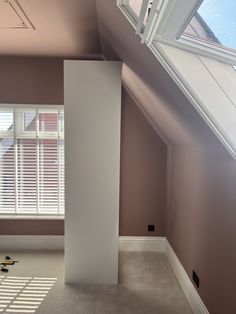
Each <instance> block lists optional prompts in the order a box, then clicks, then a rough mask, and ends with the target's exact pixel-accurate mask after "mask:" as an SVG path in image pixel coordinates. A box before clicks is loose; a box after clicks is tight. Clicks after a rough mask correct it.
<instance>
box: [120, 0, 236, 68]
mask: <svg viewBox="0 0 236 314" xmlns="http://www.w3.org/2000/svg"><path fill="white" fill-rule="evenodd" d="M143 1H145V0H143ZM161 1H163V0H154V1H153V7H154V6H157V5H158V3H160V2H161ZM203 1H204V0H164V1H163V2H164V4H163V5H162V8H161V12H159V15H158V16H157V15H155V14H152V10H151V12H150V17H151V18H152V19H149V20H148V22H147V24H146V25H145V26H144V25H143V26H142V29H141V30H140V29H137V25H140V21H139V20H140V18H139V17H138V16H137V15H136V14H135V12H134V11H133V10H132V8H131V7H130V6H129V0H118V1H117V5H118V7H119V8H120V9H121V11H122V12H123V13H124V14H125V16H126V17H127V18H128V19H129V21H130V22H131V24H132V25H133V27H134V28H135V29H136V33H137V34H139V35H140V37H141V42H142V43H145V44H146V45H147V46H151V45H152V44H156V45H158V43H164V44H168V45H171V46H174V47H177V48H180V49H183V50H186V51H189V52H193V53H196V54H199V55H203V56H205V57H209V58H213V59H215V60H218V61H220V62H224V63H227V64H232V65H235V64H236V51H235V52H234V51H233V50H231V49H227V48H225V47H223V46H218V45H214V44H212V43H208V42H204V41H202V40H200V39H198V38H194V37H190V36H187V35H184V34H183V32H184V30H185V28H186V27H187V25H188V24H189V22H190V21H191V19H192V17H193V16H194V14H195V13H196V12H197V10H198V8H199V7H200V6H201V4H202V2H203ZM132 11H133V12H132ZM154 11H155V8H154V9H153V12H154ZM131 20H132V21H131ZM150 26H151V27H150Z"/></svg>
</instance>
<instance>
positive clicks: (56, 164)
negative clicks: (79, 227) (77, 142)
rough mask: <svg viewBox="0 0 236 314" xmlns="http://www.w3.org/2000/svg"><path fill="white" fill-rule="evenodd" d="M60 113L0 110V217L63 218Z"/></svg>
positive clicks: (57, 110) (52, 110)
mask: <svg viewBox="0 0 236 314" xmlns="http://www.w3.org/2000/svg"><path fill="white" fill-rule="evenodd" d="M64 175H65V171H64V112H63V110H60V109H19V108H17V109H0V214H30V215H63V214H64V211H65V210H64V199H65V197H64V185H65V183H64V182H65V179H64Z"/></svg>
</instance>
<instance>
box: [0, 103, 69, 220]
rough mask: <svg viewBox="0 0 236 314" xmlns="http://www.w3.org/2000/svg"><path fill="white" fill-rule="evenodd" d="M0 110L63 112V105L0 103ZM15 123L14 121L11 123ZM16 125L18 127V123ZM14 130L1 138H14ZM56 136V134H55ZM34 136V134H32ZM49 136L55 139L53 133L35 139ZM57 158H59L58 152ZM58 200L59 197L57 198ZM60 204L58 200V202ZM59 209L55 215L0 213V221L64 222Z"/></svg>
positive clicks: (62, 137) (27, 135) (26, 135)
mask: <svg viewBox="0 0 236 314" xmlns="http://www.w3.org/2000/svg"><path fill="white" fill-rule="evenodd" d="M0 109H1V110H2V109H6V110H8V109H13V110H20V111H21V110H22V112H23V111H24V110H28V109H29V110H30V109H32V110H36V109H37V110H38V111H40V110H43V111H44V112H45V111H48V112H55V111H53V110H58V111H60V110H63V112H64V106H63V105H51V104H43V105H40V104H32V105H31V104H4V103H0ZM58 121H59V125H58V128H59V133H60V136H59V137H60V139H64V132H62V131H61V121H60V119H59V120H58ZM13 123H15V121H14V122H13ZM18 125H20V123H19V122H18ZM14 132H15V130H12V131H11V132H9V131H6V132H5V134H3V132H2V134H1V136H2V135H3V137H6V138H7V137H9V136H12V137H13V138H14V137H15V134H14ZM30 133H31V134H30ZM33 133H34V132H27V133H26V132H23V131H22V132H21V133H20V134H19V135H20V138H31V136H32V134H33ZM56 133H57V134H58V132H56ZM34 134H35V133H34ZM50 136H51V138H53V139H54V138H55V132H45V134H43V133H42V134H41V135H40V136H38V137H37V138H38V139H43V138H45V139H48V138H49V137H50ZM58 158H60V152H59V151H58ZM59 180H60V176H59ZM59 185H60V182H59ZM59 198H60V197H59ZM59 202H60V200H59ZM59 211H60V209H58V213H57V214H45V213H44V214H39V213H38V212H37V213H32V214H24V213H23V214H21V213H14V214H4V213H2V214H1V213H0V220H1V219H13V220H18V219H29V220H64V218H65V214H60V213H59Z"/></svg>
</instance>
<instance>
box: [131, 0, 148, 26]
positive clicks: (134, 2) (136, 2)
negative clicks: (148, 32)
mask: <svg viewBox="0 0 236 314" xmlns="http://www.w3.org/2000/svg"><path fill="white" fill-rule="evenodd" d="M142 3H143V0H129V6H130V7H131V9H132V10H133V11H134V13H135V14H136V15H137V17H138V16H139V15H140V11H141V7H142ZM152 4H153V1H152V0H149V2H148V7H147V11H146V14H145V18H144V24H146V22H147V18H148V15H149V13H150V11H151V7H152Z"/></svg>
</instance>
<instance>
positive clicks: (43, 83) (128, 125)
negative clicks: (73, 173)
mask: <svg viewBox="0 0 236 314" xmlns="http://www.w3.org/2000/svg"><path fill="white" fill-rule="evenodd" d="M0 69H1V71H0V86H1V87H0V103H25V104H27V103H28V104H63V60H62V59H50V58H15V57H12V58H8V57H1V58H0ZM122 106H123V111H122V139H121V146H122V156H121V212H120V219H121V221H120V233H121V234H122V235H140V236H141V235H151V236H153V235H163V234H164V232H165V219H164V210H165V185H166V148H165V146H164V144H163V143H162V142H161V140H160V139H159V137H158V136H157V134H156V133H155V132H154V130H153V129H152V127H151V126H150V125H149V124H148V122H147V121H146V119H145V118H144V117H143V116H142V114H141V112H140V111H139V109H138V108H137V107H136V105H135V104H134V102H133V101H132V100H131V98H130V97H129V96H128V95H127V94H126V93H125V92H124V94H123V101H122ZM153 169H155V170H154V171H153ZM147 224H155V225H156V227H157V231H156V232H155V233H152V232H151V233H148V232H147ZM0 234H26V235H27V234H28V235H30V234H35V235H43V234H52V235H56V234H58V235H62V234H64V222H63V221H61V220H59V221H57V220H48V221H47V220H0Z"/></svg>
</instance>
